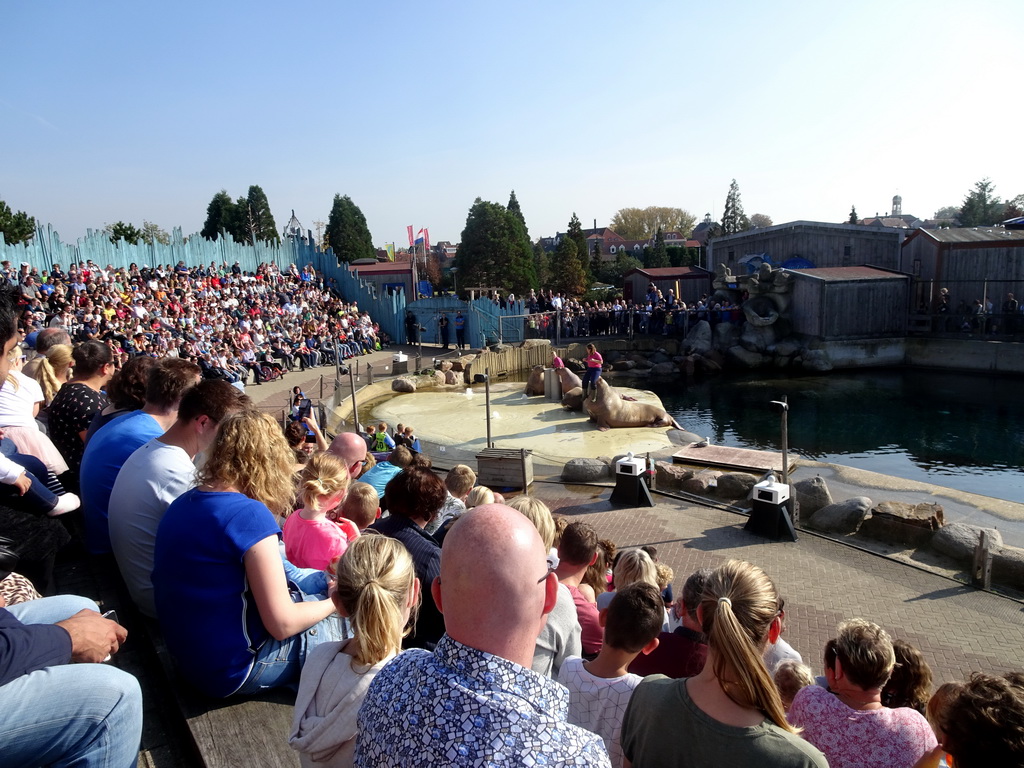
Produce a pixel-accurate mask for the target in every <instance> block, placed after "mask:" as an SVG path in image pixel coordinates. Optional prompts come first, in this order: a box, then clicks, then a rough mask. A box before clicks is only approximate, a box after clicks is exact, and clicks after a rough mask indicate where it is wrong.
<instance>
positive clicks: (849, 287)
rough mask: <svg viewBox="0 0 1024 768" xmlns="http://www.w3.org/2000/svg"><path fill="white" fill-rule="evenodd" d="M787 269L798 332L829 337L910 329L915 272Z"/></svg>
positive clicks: (875, 335) (893, 334) (876, 335)
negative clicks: (911, 282)
mask: <svg viewBox="0 0 1024 768" xmlns="http://www.w3.org/2000/svg"><path fill="white" fill-rule="evenodd" d="M787 271H788V272H789V273H790V274H792V275H793V293H792V303H791V304H790V309H789V317H790V320H791V321H792V323H793V332H794V333H797V334H800V335H803V336H807V337H810V338H814V339H821V340H825V341H833V340H842V339H863V338H886V337H896V336H903V335H905V334H906V328H907V301H908V297H909V293H910V276H909V275H904V274H901V273H899V272H895V271H890V270H886V269H876V268H874V267H824V268H817V269H792V270H787Z"/></svg>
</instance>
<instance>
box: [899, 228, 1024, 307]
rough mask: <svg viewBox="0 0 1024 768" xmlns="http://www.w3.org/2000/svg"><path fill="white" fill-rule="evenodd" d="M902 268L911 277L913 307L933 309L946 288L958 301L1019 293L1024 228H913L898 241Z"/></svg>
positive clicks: (1023, 280)
mask: <svg viewBox="0 0 1024 768" xmlns="http://www.w3.org/2000/svg"><path fill="white" fill-rule="evenodd" d="M902 251H903V254H902V269H903V271H904V272H907V273H909V274H911V275H913V276H914V277H915V278H917V286H916V288H915V291H916V294H917V295H915V296H914V307H916V308H934V306H935V304H936V302H937V299H938V292H939V289H940V288H947V289H948V290H949V293H950V296H952V303H953V306H952V307H951V309H953V310H954V311H956V310H957V309H958V307H959V306H960V303H961V302H965V303H966V305H967V306H968V307H969V306H970V305H971V304H972V303H973V302H974V300H975V299H982V300H984V299H986V298H988V299H989V300H991V301H992V302H993V304H994V305H995V306H996V307H998V306H1000V304H1001V302H1002V300H1003V298H1004V296H1005V294H1007V293H1013V294H1014V295H1016V296H1021V295H1024V230H1020V229H1003V228H1002V227H979V228H975V229H919V230H916V231H915V232H914V233H913V234H911V235H910V236H909V237H908V238H907V239H906V241H905V242H904V243H903V248H902Z"/></svg>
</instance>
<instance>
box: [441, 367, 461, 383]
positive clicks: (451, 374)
mask: <svg viewBox="0 0 1024 768" xmlns="http://www.w3.org/2000/svg"><path fill="white" fill-rule="evenodd" d="M459 381H460V378H459V375H458V374H457V373H456V372H455V370H454V369H453V368H449V369H448V370H447V371H445V372H444V383H445V384H458V383H459Z"/></svg>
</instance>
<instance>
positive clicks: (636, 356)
mask: <svg viewBox="0 0 1024 768" xmlns="http://www.w3.org/2000/svg"><path fill="white" fill-rule="evenodd" d="M629 359H630V360H632V361H633V362H634V363H636V367H637V368H653V367H654V363H652V362H651V361H650V360H648V359H647V357H646V356H645V355H641V354H640V353H638V352H634V353H633V354H632V355H630V356H629Z"/></svg>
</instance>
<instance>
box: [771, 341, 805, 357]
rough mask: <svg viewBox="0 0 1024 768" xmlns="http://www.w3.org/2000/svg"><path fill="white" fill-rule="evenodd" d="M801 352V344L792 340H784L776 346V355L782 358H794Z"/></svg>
mask: <svg viewBox="0 0 1024 768" xmlns="http://www.w3.org/2000/svg"><path fill="white" fill-rule="evenodd" d="M799 351H800V344H799V343H797V342H795V341H793V340H792V339H783V340H782V341H780V342H779V343H778V344H776V345H775V354H776V355H781V356H782V357H792V356H793V355H795V354H796V353H797V352H799Z"/></svg>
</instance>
